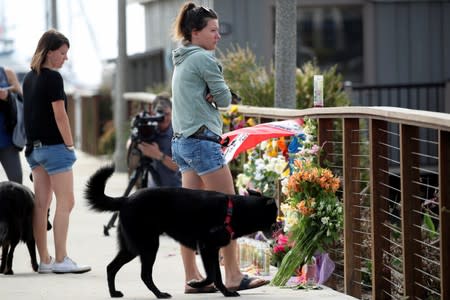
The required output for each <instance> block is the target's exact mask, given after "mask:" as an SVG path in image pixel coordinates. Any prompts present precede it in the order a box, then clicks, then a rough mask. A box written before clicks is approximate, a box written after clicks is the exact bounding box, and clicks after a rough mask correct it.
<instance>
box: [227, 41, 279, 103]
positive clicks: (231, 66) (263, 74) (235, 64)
mask: <svg viewBox="0 0 450 300" xmlns="http://www.w3.org/2000/svg"><path fill="white" fill-rule="evenodd" d="M219 59H220V61H221V63H222V65H223V67H224V68H223V74H224V77H225V81H226V82H227V84H228V86H229V87H230V88H231V89H232V90H233V91H235V92H236V93H238V94H239V96H241V98H242V104H246V105H253V106H265V107H273V104H274V99H273V98H274V97H273V95H274V90H275V81H274V78H273V76H272V75H271V74H268V73H267V71H266V69H265V68H264V67H263V66H262V64H258V62H257V61H256V56H255V54H253V52H252V51H251V50H250V49H249V48H248V47H247V48H245V49H243V48H241V47H239V46H237V47H232V48H231V49H227V50H226V52H225V53H223V52H219Z"/></svg>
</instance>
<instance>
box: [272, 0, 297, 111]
mask: <svg viewBox="0 0 450 300" xmlns="http://www.w3.org/2000/svg"><path fill="white" fill-rule="evenodd" d="M296 62H297V1H292V0H277V2H276V20H275V101H274V102H275V107H285V108H296V104H297V97H296V90H295V84H296V80H295V72H296V69H297V63H296Z"/></svg>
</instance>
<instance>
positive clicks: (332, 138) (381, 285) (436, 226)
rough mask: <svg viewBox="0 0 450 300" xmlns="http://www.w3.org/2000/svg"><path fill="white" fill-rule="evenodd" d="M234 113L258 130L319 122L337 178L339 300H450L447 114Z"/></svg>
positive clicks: (391, 110)
mask: <svg viewBox="0 0 450 300" xmlns="http://www.w3.org/2000/svg"><path fill="white" fill-rule="evenodd" d="M239 111H240V112H241V113H242V114H243V115H244V116H245V117H247V118H248V117H253V118H256V119H257V121H260V122H265V121H271V120H281V119H289V118H304V117H309V118H316V119H318V124H319V126H318V140H319V143H320V144H321V145H325V146H324V147H325V150H326V153H327V155H328V157H327V160H328V161H331V162H332V163H333V162H334V163H335V166H334V168H336V170H337V172H338V173H340V174H342V178H343V201H344V220H345V228H344V234H343V248H342V249H343V251H342V253H341V257H342V259H341V260H340V259H339V257H338V256H339V255H335V257H336V258H337V264H338V266H337V268H336V269H337V270H341V274H336V275H337V276H340V277H341V278H340V279H341V281H343V292H344V293H346V294H349V295H352V296H354V297H357V298H360V299H406V298H405V297H407V299H450V274H449V273H450V259H449V255H450V239H449V238H448V236H449V233H450V216H449V208H450V174H449V173H450V169H449V166H450V115H449V114H443V113H435V112H427V111H418V110H411V109H404V108H396V107H334V108H313V109H305V110H290V109H277V108H260V107H249V106H240V107H239ZM430 136H432V137H434V138H432V139H430V138H429V137H430ZM424 137H426V138H424ZM393 141H394V142H393ZM430 149H431V150H430ZM430 162H431V163H430ZM337 254H339V253H337Z"/></svg>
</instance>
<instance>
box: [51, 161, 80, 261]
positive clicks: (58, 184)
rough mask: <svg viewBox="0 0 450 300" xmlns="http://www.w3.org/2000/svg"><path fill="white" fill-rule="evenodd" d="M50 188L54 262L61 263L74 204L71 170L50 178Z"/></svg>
mask: <svg viewBox="0 0 450 300" xmlns="http://www.w3.org/2000/svg"><path fill="white" fill-rule="evenodd" d="M50 181H51V186H52V188H53V191H54V192H55V197H56V210H55V218H54V220H53V235H54V239H55V256H56V258H55V260H56V262H62V261H63V259H64V257H65V256H67V248H66V245H67V233H68V230H69V217H70V212H71V211H72V209H73V206H74V203H75V196H74V193H73V172H72V170H70V171H66V172H63V173H58V174H54V175H51V176H50Z"/></svg>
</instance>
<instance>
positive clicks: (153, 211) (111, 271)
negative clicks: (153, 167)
mask: <svg viewBox="0 0 450 300" xmlns="http://www.w3.org/2000/svg"><path fill="white" fill-rule="evenodd" d="M113 172H114V166H108V167H103V168H101V169H100V170H98V171H97V172H96V173H95V174H94V175H93V176H92V177H91V178H90V179H89V181H88V183H87V187H86V190H85V196H86V199H87V200H88V202H89V205H90V207H91V208H92V209H94V210H96V211H110V212H114V211H119V212H120V214H119V227H118V240H119V247H120V249H119V253H117V255H116V257H115V258H114V259H113V260H112V261H111V263H110V264H109V265H108V267H107V276H108V287H109V293H110V295H111V297H122V296H123V294H122V293H121V292H120V291H118V290H116V288H115V277H116V273H117V272H118V271H119V269H120V268H121V267H122V266H123V265H125V264H126V263H128V262H130V261H131V260H132V259H134V258H135V257H136V256H139V257H140V259H141V278H142V281H144V283H145V285H146V286H147V287H148V288H149V289H150V290H151V291H152V292H153V293H154V294H155V296H156V297H157V298H170V297H171V295H170V294H168V293H164V292H161V291H160V290H159V289H158V288H157V287H156V286H155V284H154V282H153V278H152V269H153V264H154V262H155V258H156V253H157V251H158V247H159V236H160V235H161V234H162V233H166V234H167V235H169V236H170V237H172V238H174V239H175V240H177V241H178V242H180V243H181V244H183V245H185V246H186V247H189V248H191V249H194V250H198V251H199V253H200V255H201V258H202V261H203V265H204V268H205V272H206V279H204V280H202V281H198V282H194V283H190V285H191V286H192V287H194V288H200V287H205V286H207V285H210V284H211V283H214V284H215V286H216V288H217V289H218V290H220V291H221V292H222V293H223V294H224V295H225V296H239V294H238V293H237V292H236V291H231V290H228V289H227V288H226V287H225V285H224V284H223V282H222V277H221V273H220V266H219V260H218V257H219V249H220V248H221V247H223V246H226V245H227V244H229V242H230V240H231V239H236V238H238V237H240V236H243V235H247V234H250V233H253V232H256V231H258V230H265V229H268V228H270V227H271V226H272V225H273V224H274V223H275V221H276V217H277V210H278V209H277V206H276V203H275V200H274V199H272V198H268V197H264V196H261V195H260V194H258V195H257V196H256V195H249V196H240V195H226V194H222V193H218V192H213V191H204V190H190V189H184V188H154V189H148V188H147V189H141V190H138V191H137V192H135V193H134V194H132V195H131V196H129V197H117V198H112V197H109V196H106V195H105V192H104V191H105V185H106V181H107V179H108V178H109V177H110V176H111V175H112V173H113Z"/></svg>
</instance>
